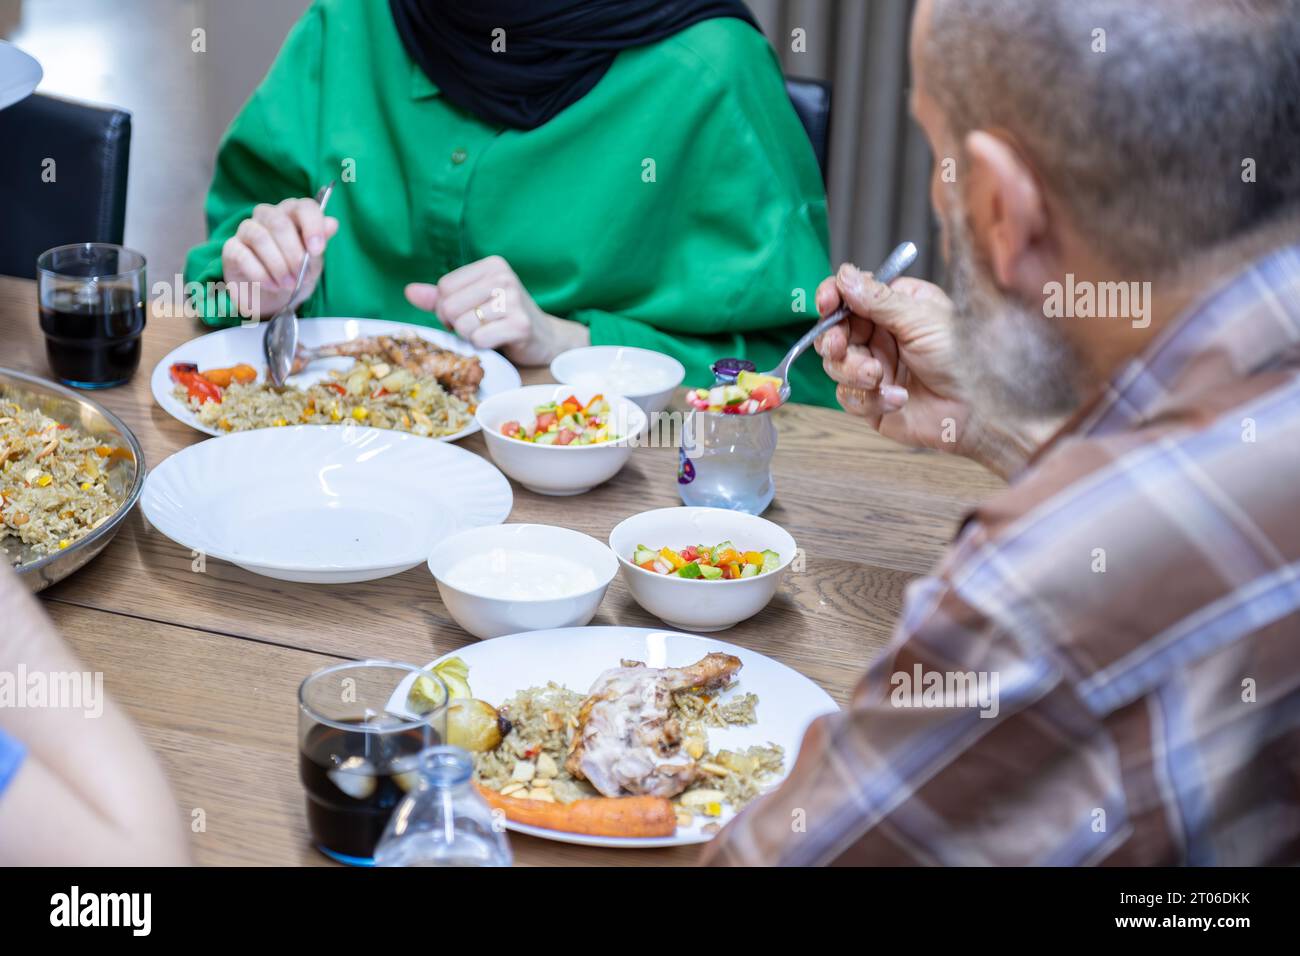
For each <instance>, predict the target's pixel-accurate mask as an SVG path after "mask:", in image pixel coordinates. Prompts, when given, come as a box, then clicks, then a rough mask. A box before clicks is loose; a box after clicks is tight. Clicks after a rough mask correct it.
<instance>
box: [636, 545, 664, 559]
mask: <svg viewBox="0 0 1300 956" xmlns="http://www.w3.org/2000/svg"><path fill="white" fill-rule="evenodd" d="M657 557H659V552H658V551H651V550H650V549H649V548H647V547H646V546H645V545H644V544H638V545H637V546H636V553H635V554H633V555H632V563H633V564H645V563H646V562H647V561H653V560H654V559H655V558H657Z"/></svg>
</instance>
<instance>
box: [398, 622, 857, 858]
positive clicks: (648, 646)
mask: <svg viewBox="0 0 1300 956" xmlns="http://www.w3.org/2000/svg"><path fill="white" fill-rule="evenodd" d="M712 651H720V652H722V653H724V654H734V655H735V656H736V657H739V658H740V660H741V662H742V664H743V666H742V667H741V669H740V672H739V674H738V675H737V682H736V685H735V686H734V687H732V688H731V689H730V690H728V691H727V692H726V697H728V698H729V697H731V696H733V695H735V694H745V693H754V694H757V695H758V706H757V709H756V714H757V717H758V722H757V723H755V724H753V725H752V726H749V727H727V728H725V729H710V730H709V732H708V733H709V749H710V750H712V751H713V752H715V753H716V752H717V751H718V750H721V749H728V750H737V749H739V748H743V747H751V746H754V745H757V744H767V743H774V744H779V745H780V746H781V747H783V748H784V749H785V772H788V771H789V770H790V768H791V767H792V766H793V765H794V760H795V757H796V756H797V755H798V753H799V742H800V741H801V740H802V739H803V734H804V731H805V730H807V729H808V725H809V724H811V723H812V722H813V720H814V719H815V718H817V717H820V716H821V715H822V714H829V713H833V712H835V711H836V710H837V709H838V708H837V707H836V705H835V701H833V700H831V697H830V695H829V694H827V693H826V691H824V690H822V689H821V688H820V687H818V686H817V685H816V684H814V683H813V682H812V681H810V680H809V679H808V678H807V677H804V676H803V675H802V674H800V673H798V672H797V671H794V670H791V669H790V668H789V667H786V666H785V665H784V664H780V663H777V662H776V661H774V660H772V659H771V658H770V657H764V656H763V655H762V654H759V653H758V652H756V651H751V650H748V649H747V648H744V647H737V646H736V645H734V644H727V643H724V642H723V641H717V640H714V639H713V638H709V637H699V636H697V635H694V634H682V633H679V632H677V631H666V630H665V631H659V630H654V629H652V628H646V627H563V628H556V629H555V630H549V631H529V632H527V633H524V634H511V635H509V636H507V637H498V638H493V639H492V640H490V641H482V642H480V643H478V644H471V645H468V646H466V647H462V648H461V649H460V650H458V651H453V652H452V653H450V654H446V655H444V656H443V657H440V658H438V660H437V661H434V662H433V664H430V665H429V666H430V667H433V666H435V665H436V664H438V663H440V662H441V661H443V660H445V659H446V658H448V657H459V658H461V659H462V660H463V661H464V662H465V663H466V664H468V665H469V686H470V689H471V691H473V694H474V696H475V697H476V698H478V699H479V700H485V701H487V702H488V703H490V704H492V705H493V706H500V705H501V704H503V703H505V701H506V700H507V699H508V698H510V697H512V696H513V695H514V694H515V693H516V692H517V691H520V690H523V689H524V688H527V687H539V686H544V685H545V684H546V682H547V681H555V682H556V683H557V684H563V685H564V686H565V687H568V688H570V689H571V690H576V691H581V692H583V693H585V692H586V691H588V690H589V689H590V688H591V684H592V682H593V681H595V679H596V678H597V677H599V676H600V674H601V673H602V672H603V671H606V670H608V669H609V668H611V667H618V666H619V661H620V660H624V659H626V660H636V661H643V662H645V664H646V665H647V666H649V667H682V666H685V665H688V664H694V663H695V662H696V661H698V660H699V659H700V658H702V657H703V656H704V655H705V654H708V653H710V652H712ZM409 683H410V681H409V680H408V681H404V682H403V684H404V685H405V684H409ZM408 691H409V688H408V687H406V686H399V687H398V689H397V693H395V694H394V700H395V701H405V700H406V695H407V693H408ZM782 777H784V773H783V774H782ZM776 782H779V780H778V781H774V783H773V785H775V783H776ZM723 814H724V815H723V816H722V817H720V818H718V820H717V822H720V823H724V824H725V823H726V821H727V820H729V819H730V818H731V817H732V816H733V815H734V813H733V811H732V810H731V808H729V807H728V808H724V811H723ZM706 822H708V821H705V820H704V819H703V818H701V817H698V816H697V817H696V823H695V825H694V826H692V827H689V828H686V827H678V829H677V833H676V834H675V835H674V836H670V837H598V836H584V835H582V834H578V833H562V832H560V831H557V830H544V829H541V828H540V827H533V826H524V825H523V824H518V823H510V822H507V823H506V826H507V827H508V828H509V829H511V830H514V831H517V832H519V833H527V834H529V835H530V836H536V837H542V838H543V839H547V840H559V841H561V842H563V843H580V844H583V845H584V846H609V847H628V848H637V847H641V848H645V847H661V846H683V845H686V844H690V843H705V842H707V841H708V840H710V839H712V834H711V833H705V832H703V830H702V827H703V825H704V824H705V823H706Z"/></svg>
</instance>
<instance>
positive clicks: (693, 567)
mask: <svg viewBox="0 0 1300 956" xmlns="http://www.w3.org/2000/svg"><path fill="white" fill-rule="evenodd" d="M703 574H704V569H703V568H701V567H700V566H699V565H698V564H696V563H695V562H694V561H688V562H686V564H683V565H682V566H681V567H680V568H678V569H677V576H678V577H679V578H690V579H691V580H694V579H695V578H698V577H702V576H703Z"/></svg>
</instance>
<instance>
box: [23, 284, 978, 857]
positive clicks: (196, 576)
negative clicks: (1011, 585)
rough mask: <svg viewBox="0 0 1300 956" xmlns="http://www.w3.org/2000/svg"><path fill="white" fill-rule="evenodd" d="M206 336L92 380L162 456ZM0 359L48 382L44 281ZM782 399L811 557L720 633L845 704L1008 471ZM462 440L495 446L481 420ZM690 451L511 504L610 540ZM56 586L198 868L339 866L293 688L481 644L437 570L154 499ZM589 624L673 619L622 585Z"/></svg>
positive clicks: (148, 340)
mask: <svg viewBox="0 0 1300 956" xmlns="http://www.w3.org/2000/svg"><path fill="white" fill-rule="evenodd" d="M207 331H208V330H207V329H206V328H204V327H203V326H201V325H200V324H199V323H197V322H196V321H195V320H194V319H192V318H186V317H184V316H177V315H172V314H170V313H169V312H167V311H165V310H163V309H161V308H160V309H157V310H154V312H153V314H152V315H151V317H150V320H149V324H148V328H147V330H146V333H145V336H144V354H143V358H142V361H141V366H140V369H139V371H138V372H137V373H136V374H135V376H134V378H132V380H131V381H130V382H129V383H127V384H126V385H122V386H119V387H117V388H111V389H105V390H102V391H97V392H94V393H93V394H92V395H91V397H92V398H94V399H95V400H96V401H98V402H101V403H102V404H103V405H105V406H106V407H107V408H109V409H110V410H112V411H113V412H114V413H116V414H117V415H118V416H119V417H120V418H121V419H122V420H123V421H124V422H125V423H126V424H127V425H128V426H129V427H130V428H131V430H132V431H133V432H134V433H135V435H136V437H137V438H138V439H139V440H140V444H141V446H142V447H143V449H144V456H145V463H146V466H148V467H152V466H155V465H157V464H158V463H160V462H161V461H163V459H165V458H167V457H168V456H170V455H172V454H174V453H176V452H178V451H180V450H181V449H183V448H185V447H186V446H188V445H191V444H193V443H194V442H198V441H203V440H206V439H207V436H206V435H204V434H202V433H200V432H198V431H195V430H194V429H192V428H190V427H188V426H187V425H184V424H182V423H181V422H179V421H177V420H175V419H174V418H172V417H171V416H170V415H168V414H167V413H166V412H164V411H163V410H162V408H160V407H159V406H158V405H157V403H156V402H155V401H154V400H153V398H152V396H151V394H150V391H149V375H150V372H151V370H152V369H153V367H154V366H155V365H156V364H157V363H158V362H159V361H160V360H161V359H162V358H163V356H165V355H166V354H167V353H168V352H169V351H170V350H171V349H173V348H175V347H176V346H177V345H180V344H181V343H183V342H185V341H187V340H189V339H192V338H194V337H196V336H198V335H201V334H203V333H205V332H207ZM0 366H5V367H10V368H15V369H18V370H20V371H25V372H29V373H35V374H37V375H41V376H44V377H47V378H50V377H52V374H51V372H50V368H49V364H48V362H47V360H46V356H45V345H44V340H43V338H42V335H41V332H40V328H39V325H38V321H37V309H36V286H35V283H34V282H30V281H26V280H21V279H10V278H3V277H0ZM521 373H522V375H523V379H524V382H525V383H526V384H533V383H538V382H548V381H551V378H550V376H549V374H548V373H547V372H546V371H545V370H543V369H524V370H521ZM679 401H680V396H679ZM774 414H775V415H776V424H777V428H778V433H779V442H778V447H777V451H776V456H775V459H774V462H773V471H774V474H775V478H776V485H777V492H776V500H775V501H774V502H773V504H772V505H771V507H770V508H769V509H768V510H767V512H766V513H765V517H767V518H768V519H770V520H771V521H774V522H776V523H778V524H780V525H781V526H783V527H784V528H785V529H786V530H788V531H789V532H790V533H791V534H792V535H793V536H794V538H795V540H796V541H797V542H798V545H799V548H800V549H801V551H802V552H803V554H802V556H801V557H802V561H801V562H800V564H799V569H798V570H797V571H792V572H790V573H788V574H787V575H786V577H785V580H784V581H783V582H782V584H781V587H780V589H779V591H778V593H777V596H776V598H775V599H774V600H773V601H772V603H771V604H770V605H768V607H767V608H766V609H765V610H763V611H762V612H760V613H759V614H758V615H756V616H755V617H752V618H750V619H749V620H747V621H744V622H743V623H741V624H738V625H737V626H735V627H733V628H731V629H730V630H727V631H723V632H720V633H718V634H715V635H712V636H716V637H718V638H720V639H722V640H725V641H728V642H731V643H734V644H738V645H740V646H742V647H746V648H749V649H751V650H754V651H758V652H760V653H762V654H766V655H768V656H769V657H772V658H775V659H776V660H778V661H781V662H782V663H784V664H787V665H789V666H790V667H792V668H794V669H795V670H797V671H799V672H800V673H802V674H805V675H806V676H808V677H809V678H811V679H812V680H813V681H815V682H817V683H818V684H819V685H821V686H822V687H823V688H825V689H826V691H827V692H828V693H829V694H830V695H831V697H833V698H834V699H835V701H836V702H837V703H839V704H841V705H844V704H845V703H846V702H847V701H848V699H849V696H850V693H851V691H852V688H853V686H854V684H855V682H856V681H857V679H858V677H859V676H860V675H861V674H862V672H863V670H864V669H865V668H866V666H867V664H868V663H869V662H870V661H871V660H872V658H873V656H875V655H876V654H877V653H878V652H879V651H880V649H881V648H882V647H883V646H884V644H885V642H886V641H887V640H888V638H889V635H890V633H891V632H892V630H893V627H894V623H895V621H896V619H897V617H898V615H899V610H900V606H901V604H902V601H903V591H904V588H905V587H906V585H907V583H908V581H909V580H910V579H912V578H913V577H915V576H917V575H919V574H922V573H924V572H926V571H928V570H929V569H931V568H932V567H933V565H934V564H935V562H936V560H937V559H938V558H939V556H940V555H941V554H942V552H943V550H944V548H945V547H946V546H947V545H948V543H949V541H950V540H951V538H952V536H953V534H954V533H955V531H956V528H957V526H958V523H959V521H960V519H961V517H962V515H963V514H964V513H965V512H966V511H967V510H968V509H969V508H970V507H971V506H972V505H973V504H974V503H975V502H977V501H978V500H980V499H981V498H983V497H985V496H987V495H988V494H990V493H991V492H993V491H994V490H996V489H997V488H999V487H1000V482H999V481H998V480H997V479H995V478H993V477H992V476H990V475H989V474H988V473H986V472H984V471H983V470H981V469H980V468H978V467H976V466H975V465H973V464H971V463H969V462H967V461H965V460H962V459H959V458H956V457H954V456H949V455H941V454H937V453H933V452H926V451H916V450H910V449H906V448H903V447H901V446H899V445H896V444H894V443H892V442H890V441H888V440H886V439H883V438H881V437H880V436H879V435H877V434H876V433H875V432H874V431H873V430H872V429H871V428H870V427H869V426H868V425H867V424H866V423H865V422H863V421H862V420H861V419H858V418H855V417H852V416H850V415H848V414H846V413H844V412H842V411H838V410H832V409H829V408H816V407H812V406H807V405H800V404H790V405H787V406H785V407H783V408H781V409H780V410H778V411H777V412H775V413H774ZM212 440H217V441H219V440H220V439H212ZM460 444H461V447H463V448H466V449H469V450H470V451H472V452H474V453H476V454H479V455H484V456H486V455H487V451H486V448H485V445H484V441H483V438H482V436H481V435H472V436H470V437H468V438H466V439H464V440H463V441H461V442H460ZM676 465H677V451H676V450H675V449H673V448H649V447H646V448H637V449H636V450H635V451H634V452H633V454H632V456H631V460H630V462H629V463H628V465H627V467H625V468H624V469H623V471H621V472H620V473H619V474H618V475H617V476H616V477H615V478H614V479H613V480H611V481H609V482H607V483H606V484H604V485H602V486H600V487H598V488H595V489H594V490H592V491H590V492H588V493H586V494H584V495H581V496H579V497H574V498H553V497H545V496H542V495H538V494H535V493H533V492H531V491H528V490H526V489H524V488H522V487H520V486H518V485H513V483H512V485H513V491H514V510H513V511H512V512H511V514H510V517H509V519H508V520H509V521H512V522H535V523H544V524H557V525H564V526H566V527H569V528H574V529H577V530H578V531H583V532H586V533H587V534H590V535H593V536H595V537H596V538H598V539H600V540H607V539H608V536H609V533H610V530H611V529H612V528H613V527H614V525H615V524H617V523H618V522H619V521H621V520H622V519H624V518H626V517H627V516H628V515H631V514H635V513H637V512H641V511H645V510H648V509H651V508H660V507H667V506H671V505H676V504H679V503H680V499H679V497H678V494H677V484H676ZM40 597H41V599H42V603H43V605H44V607H45V610H46V611H47V612H48V613H49V615H50V617H51V618H52V619H53V621H54V623H55V624H56V625H57V627H58V629H59V630H60V631H61V632H62V634H63V636H64V638H65V639H66V640H67V641H68V643H69V644H70V645H71V646H72V647H73V649H74V650H75V651H76V653H77V654H78V656H79V657H80V658H81V660H82V662H83V664H84V666H86V667H87V668H88V669H90V670H92V671H96V672H102V673H103V675H104V686H105V689H106V690H107V691H108V693H109V694H111V695H112V696H113V697H114V699H116V700H117V702H118V703H119V704H121V705H122V706H123V707H124V708H125V709H126V710H127V711H128V712H129V714H130V715H131V717H132V718H133V719H134V721H135V722H136V724H137V726H138V727H139V729H140V731H141V733H142V734H143V735H144V738H145V739H146V740H147V741H148V743H149V745H150V746H151V747H152V748H153V750H154V752H155V753H156V754H157V756H158V758H159V760H160V761H161V762H162V764H163V766H164V767H165V769H166V772H167V774H168V777H169V778H170V780H171V785H172V789H173V792H174V794H175V797H176V800H177V803H178V808H177V812H178V814H180V815H181V816H182V818H183V819H184V821H185V825H186V827H187V829H190V830H191V831H192V845H193V854H194V858H195V860H196V861H197V862H199V863H201V864H239V865H248V864H269V865H321V864H326V865H329V864H330V861H329V860H327V859H326V858H325V857H324V856H322V855H321V854H320V853H319V852H318V851H317V850H316V849H315V848H314V847H313V846H312V844H311V841H310V839H309V838H308V833H307V824H306V819H305V816H304V809H303V808H304V797H303V792H302V787H301V785H300V783H299V780H298V752H297V751H298V747H297V743H298V739H297V738H298V706H297V689H298V685H299V683H300V682H301V681H302V679H303V678H304V677H305V676H307V675H308V674H311V673H312V672H313V671H316V670H318V669H319V668H321V667H324V666H327V665H329V664H333V663H337V662H339V661H342V660H352V659H366V658H383V659H388V660H397V661H406V662H410V663H416V664H425V663H428V662H429V661H432V660H434V659H435V658H437V657H439V656H441V655H443V654H445V653H447V652H449V651H454V650H456V649H457V648H459V647H463V646H465V645H467V644H470V643H472V642H473V641H474V638H472V637H471V636H470V635H469V634H467V633H466V632H465V631H464V630H462V629H461V628H460V627H459V626H458V625H457V624H456V622H455V621H453V620H452V619H451V617H450V615H449V614H448V612H447V608H446V607H445V606H444V605H443V602H442V601H441V599H440V598H439V596H438V591H437V588H436V587H435V585H434V581H433V579H432V577H431V576H430V574H429V572H428V570H427V569H426V568H424V567H423V566H421V567H417V568H414V569H412V570H410V571H407V572H405V573H403V574H398V575H395V576H393V577H389V578H385V579H383V580H378V581H369V582H366V583H362V584H335V585H313V584H294V583H289V582H286V581H279V580H273V579H271V578H267V577H261V576H258V575H256V574H252V573H250V572H248V571H245V570H242V569H241V568H238V567H235V566H234V565H231V564H227V563H225V562H222V561H219V560H215V559H209V560H207V561H206V562H205V563H200V562H195V561H194V558H193V555H192V553H191V552H190V550H189V549H188V548H186V547H182V546H181V545H179V544H177V543H175V542H173V541H171V540H170V539H168V538H166V537H164V536H163V535H162V534H161V533H159V532H157V531H155V530H153V529H151V528H150V526H149V525H148V523H147V522H146V521H145V520H144V517H143V515H142V514H141V512H140V509H138V508H137V509H135V511H134V513H133V514H131V515H130V517H129V518H128V519H127V520H126V521H125V522H124V523H123V525H122V527H121V530H120V532H119V533H118V535H117V537H116V538H115V539H114V540H113V542H112V543H111V544H110V545H109V546H108V547H107V548H106V549H105V550H104V551H103V553H102V554H100V555H99V557H97V558H96V559H94V560H93V561H92V562H91V563H90V564H88V565H87V566H85V567H84V568H82V569H81V570H80V571H78V572H76V573H75V574H73V575H72V576H70V577H69V578H67V579H65V580H64V581H62V582H60V583H58V584H56V585H54V586H53V587H50V588H49V589H47V590H46V591H44V592H43V593H42V594H41V595H40ZM592 624H597V625H599V624H613V625H626V626H637V627H654V626H662V624H661V622H659V621H658V620H656V619H655V618H654V617H652V616H650V615H649V614H648V613H646V612H645V611H643V610H642V609H641V608H640V607H639V606H638V605H637V604H636V603H634V602H633V600H632V598H631V596H630V595H629V593H628V591H627V588H626V587H625V586H624V584H623V583H622V581H621V580H618V579H616V580H615V582H614V583H613V585H612V586H611V587H610V589H609V591H608V593H607V595H606V597H605V600H604V602H603V604H602V605H601V607H600V610H599V611H598V612H597V614H596V617H595V619H594V620H593V621H592ZM3 663H4V662H0V665H3ZM538 678H539V680H544V679H545V675H541V674H539V675H538ZM511 845H512V848H513V850H514V855H515V860H516V862H517V863H520V864H540V865H581V866H592V865H685V864H690V863H691V862H692V861H693V860H695V858H696V857H697V856H698V853H699V848H698V847H694V846H686V847H674V848H667V849H645V850H625V849H607V848H594V847H585V846H575V845H571V844H565V843H559V842H552V841H547V840H541V839H537V838H535V837H529V836H523V835H519V834H514V835H512V836H511Z"/></svg>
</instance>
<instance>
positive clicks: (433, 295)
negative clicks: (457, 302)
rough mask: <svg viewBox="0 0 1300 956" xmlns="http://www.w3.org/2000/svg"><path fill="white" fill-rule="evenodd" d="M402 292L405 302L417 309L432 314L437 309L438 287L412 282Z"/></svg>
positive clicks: (431, 284) (428, 283)
mask: <svg viewBox="0 0 1300 956" xmlns="http://www.w3.org/2000/svg"><path fill="white" fill-rule="evenodd" d="M404 291H405V292H406V301H407V302H409V303H411V305H413V306H415V307H416V308H417V309H423V310H424V311H425V312H432V311H433V310H434V309H436V308H437V307H438V287H437V286H436V285H434V284H433V283H431V282H412V283H410V284H408V285H407V287H406V289H405V290H404Z"/></svg>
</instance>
